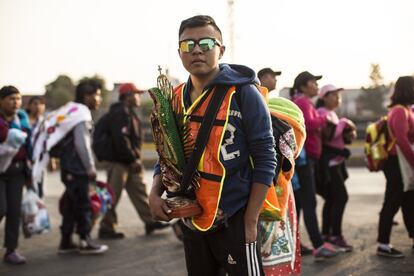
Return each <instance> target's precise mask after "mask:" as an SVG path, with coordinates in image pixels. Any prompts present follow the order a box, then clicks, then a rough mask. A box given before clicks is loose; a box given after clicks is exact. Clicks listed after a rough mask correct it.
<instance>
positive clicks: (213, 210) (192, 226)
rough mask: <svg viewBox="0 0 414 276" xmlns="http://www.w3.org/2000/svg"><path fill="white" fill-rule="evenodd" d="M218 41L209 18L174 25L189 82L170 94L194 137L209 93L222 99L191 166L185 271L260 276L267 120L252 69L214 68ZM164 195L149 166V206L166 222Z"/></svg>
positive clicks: (271, 165) (269, 156)
mask: <svg viewBox="0 0 414 276" xmlns="http://www.w3.org/2000/svg"><path fill="white" fill-rule="evenodd" d="M222 41H223V39H222V34H221V31H220V29H219V27H218V26H217V25H216V23H215V21H214V19H213V18H211V17H210V16H204V15H200V16H194V17H191V18H189V19H186V20H184V21H182V22H181V26H180V29H179V49H178V53H179V55H180V58H181V61H182V63H183V65H184V67H185V69H186V70H187V71H188V72H189V73H190V77H189V79H188V81H187V82H186V83H185V84H182V85H180V86H178V87H177V88H176V89H175V91H174V92H175V93H176V96H177V97H178V99H179V100H180V102H181V103H182V105H183V106H181V107H180V108H182V109H183V110H184V112H185V113H186V114H187V115H189V116H190V128H191V133H192V134H193V135H194V138H196V137H197V134H198V129H199V128H200V121H202V118H203V117H204V115H205V112H206V109H207V106H208V103H209V101H210V100H211V98H212V95H213V94H214V93H226V94H225V95H224V100H223V102H222V103H221V107H220V109H219V111H218V114H217V116H216V119H215V121H214V124H213V130H212V131H211V133H210V136H209V140H208V143H207V145H206V147H205V149H204V152H203V155H202V157H201V160H200V162H199V166H198V172H199V174H200V175H201V179H200V188H199V189H198V190H196V196H197V200H198V202H199V203H200V205H201V207H202V208H203V213H202V214H201V215H199V216H197V217H193V218H191V219H184V220H183V221H182V222H183V223H182V231H183V234H184V239H183V241H184V249H185V256H186V264H187V271H188V274H189V275H197V276H199V275H217V274H218V272H219V271H223V270H225V271H226V272H227V273H228V275H238V276H241V275H264V274H263V268H262V264H261V257H260V253H259V249H260V246H259V245H257V223H258V217H259V212H260V209H261V207H262V205H263V202H264V199H265V197H266V194H267V191H268V188H269V186H270V185H271V184H272V180H273V178H274V174H275V169H276V156H275V150H274V147H273V144H274V141H273V135H272V127H271V119H270V114H269V111H268V109H267V107H266V104H265V102H264V99H263V97H262V96H261V94H260V92H259V91H258V89H257V88H256V86H255V83H257V80H256V76H255V73H254V71H253V70H252V69H250V68H248V67H245V66H241V65H229V64H219V59H221V57H222V56H223V54H224V52H225V47H224V46H223V44H222ZM209 94H210V95H209ZM237 94H238V95H237ZM204 95H207V96H204ZM203 96H204V97H203ZM253 164H254V165H253ZM164 191H165V189H164V186H163V185H162V181H161V171H160V168H159V165H157V166H156V167H155V174H154V180H153V186H152V189H151V193H150V196H149V203H150V208H151V212H152V215H153V216H154V218H155V219H158V220H163V221H168V220H169V217H168V214H169V213H171V210H170V209H169V208H168V207H167V205H166V204H165V201H164V200H163V199H162V198H161V196H162V194H163V193H164Z"/></svg>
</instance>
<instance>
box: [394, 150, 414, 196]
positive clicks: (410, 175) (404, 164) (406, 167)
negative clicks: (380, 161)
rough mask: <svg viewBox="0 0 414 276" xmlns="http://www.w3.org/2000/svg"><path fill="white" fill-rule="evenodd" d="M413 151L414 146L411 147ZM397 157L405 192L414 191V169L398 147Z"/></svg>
mask: <svg viewBox="0 0 414 276" xmlns="http://www.w3.org/2000/svg"><path fill="white" fill-rule="evenodd" d="M411 149H412V150H413V151H414V144H412V145H411ZM397 155H398V162H399V164H400V170H401V177H402V180H403V183H404V192H407V191H412V190H414V169H413V168H412V167H411V165H410V163H409V162H408V160H407V159H406V158H405V156H404V154H403V152H402V150H401V149H400V147H399V146H398V145H397Z"/></svg>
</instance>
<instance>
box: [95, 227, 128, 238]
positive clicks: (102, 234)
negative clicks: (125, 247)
mask: <svg viewBox="0 0 414 276" xmlns="http://www.w3.org/2000/svg"><path fill="white" fill-rule="evenodd" d="M98 236H99V238H100V239H101V240H119V239H123V238H125V235H124V233H122V232H116V231H115V230H105V229H99V233H98Z"/></svg>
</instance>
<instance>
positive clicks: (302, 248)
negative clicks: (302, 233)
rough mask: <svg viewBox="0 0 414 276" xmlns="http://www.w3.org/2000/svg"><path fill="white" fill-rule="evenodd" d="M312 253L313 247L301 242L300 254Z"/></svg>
mask: <svg viewBox="0 0 414 276" xmlns="http://www.w3.org/2000/svg"><path fill="white" fill-rule="evenodd" d="M311 254H312V249H310V248H309V247H307V246H305V245H303V244H300V255H301V256H306V255H311Z"/></svg>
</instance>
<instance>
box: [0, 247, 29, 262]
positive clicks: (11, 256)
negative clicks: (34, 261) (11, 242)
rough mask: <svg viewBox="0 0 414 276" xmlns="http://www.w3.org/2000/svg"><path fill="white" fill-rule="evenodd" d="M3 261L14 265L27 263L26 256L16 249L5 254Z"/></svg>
mask: <svg viewBox="0 0 414 276" xmlns="http://www.w3.org/2000/svg"><path fill="white" fill-rule="evenodd" d="M3 261H4V262H5V263H8V264H12V265H22V264H25V263H26V258H25V257H23V256H22V255H20V254H19V253H18V252H17V251H16V250H14V251H12V252H9V253H6V254H5V255H4V259H3Z"/></svg>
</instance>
